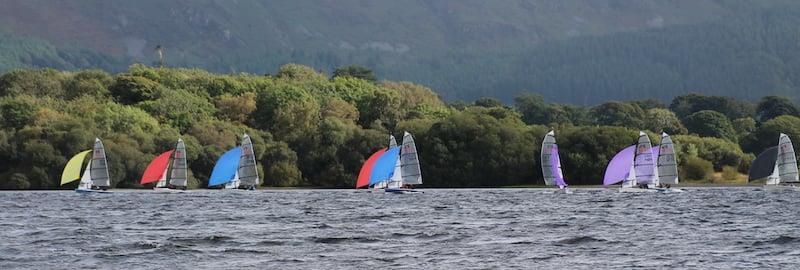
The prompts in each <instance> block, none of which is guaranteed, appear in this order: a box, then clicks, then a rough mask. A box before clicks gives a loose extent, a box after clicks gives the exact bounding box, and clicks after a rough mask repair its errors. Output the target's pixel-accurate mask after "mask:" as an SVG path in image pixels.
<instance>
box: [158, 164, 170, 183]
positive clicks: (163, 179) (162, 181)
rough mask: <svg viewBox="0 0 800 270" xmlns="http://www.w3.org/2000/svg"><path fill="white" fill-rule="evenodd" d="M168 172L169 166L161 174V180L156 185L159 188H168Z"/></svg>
mask: <svg viewBox="0 0 800 270" xmlns="http://www.w3.org/2000/svg"><path fill="white" fill-rule="evenodd" d="M167 170H169V166H167V167H166V168H164V172H163V173H161V178H159V179H158V182H157V183H156V187H157V188H163V187H167Z"/></svg>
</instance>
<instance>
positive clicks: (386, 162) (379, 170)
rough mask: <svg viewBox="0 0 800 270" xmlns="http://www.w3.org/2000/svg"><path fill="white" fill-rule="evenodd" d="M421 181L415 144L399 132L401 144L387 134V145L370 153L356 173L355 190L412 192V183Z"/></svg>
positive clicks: (414, 191) (410, 137)
mask: <svg viewBox="0 0 800 270" xmlns="http://www.w3.org/2000/svg"><path fill="white" fill-rule="evenodd" d="M420 184H422V173H421V170H420V166H419V158H418V156H417V147H416V144H415V143H414V138H413V137H412V136H411V134H410V133H408V132H405V133H404V134H403V144H402V145H401V146H400V147H398V146H397V142H396V140H395V139H394V136H389V148H382V149H380V150H378V151H377V152H375V153H373V154H372V155H370V157H369V158H367V160H366V161H365V162H364V165H363V166H362V167H361V170H360V171H359V173H358V179H357V180H356V189H359V188H365V187H366V188H370V187H371V188H372V189H373V190H378V189H383V190H384V191H385V192H388V193H416V192H421V191H418V190H415V189H413V188H412V187H413V185H420Z"/></svg>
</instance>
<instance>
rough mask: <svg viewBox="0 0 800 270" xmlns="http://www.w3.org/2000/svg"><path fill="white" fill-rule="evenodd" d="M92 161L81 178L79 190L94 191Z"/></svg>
mask: <svg viewBox="0 0 800 270" xmlns="http://www.w3.org/2000/svg"><path fill="white" fill-rule="evenodd" d="M91 168H92V160H89V164H86V169H85V170H83V175H82V176H81V182H80V183H78V189H92V173H91Z"/></svg>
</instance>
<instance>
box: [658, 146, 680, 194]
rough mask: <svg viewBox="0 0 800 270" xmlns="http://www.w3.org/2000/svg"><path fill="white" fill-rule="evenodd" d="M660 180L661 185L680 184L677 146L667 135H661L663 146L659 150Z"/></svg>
mask: <svg viewBox="0 0 800 270" xmlns="http://www.w3.org/2000/svg"><path fill="white" fill-rule="evenodd" d="M658 179H659V182H661V184H670V185H674V184H677V183H678V162H677V156H676V155H675V144H673V143H672V139H671V138H670V137H669V135H668V134H667V133H662V134H661V146H659V150H658Z"/></svg>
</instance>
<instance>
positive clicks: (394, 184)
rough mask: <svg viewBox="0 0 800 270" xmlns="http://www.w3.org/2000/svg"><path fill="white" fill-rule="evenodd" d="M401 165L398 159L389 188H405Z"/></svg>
mask: <svg viewBox="0 0 800 270" xmlns="http://www.w3.org/2000/svg"><path fill="white" fill-rule="evenodd" d="M401 165H402V164H401V162H400V159H399V158H398V159H397V162H395V164H394V172H393V173H392V178H391V179H389V183H388V184H387V185H386V186H387V187H390V188H401V187H403V184H404V183H403V172H402V170H401V168H402V166H401Z"/></svg>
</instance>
